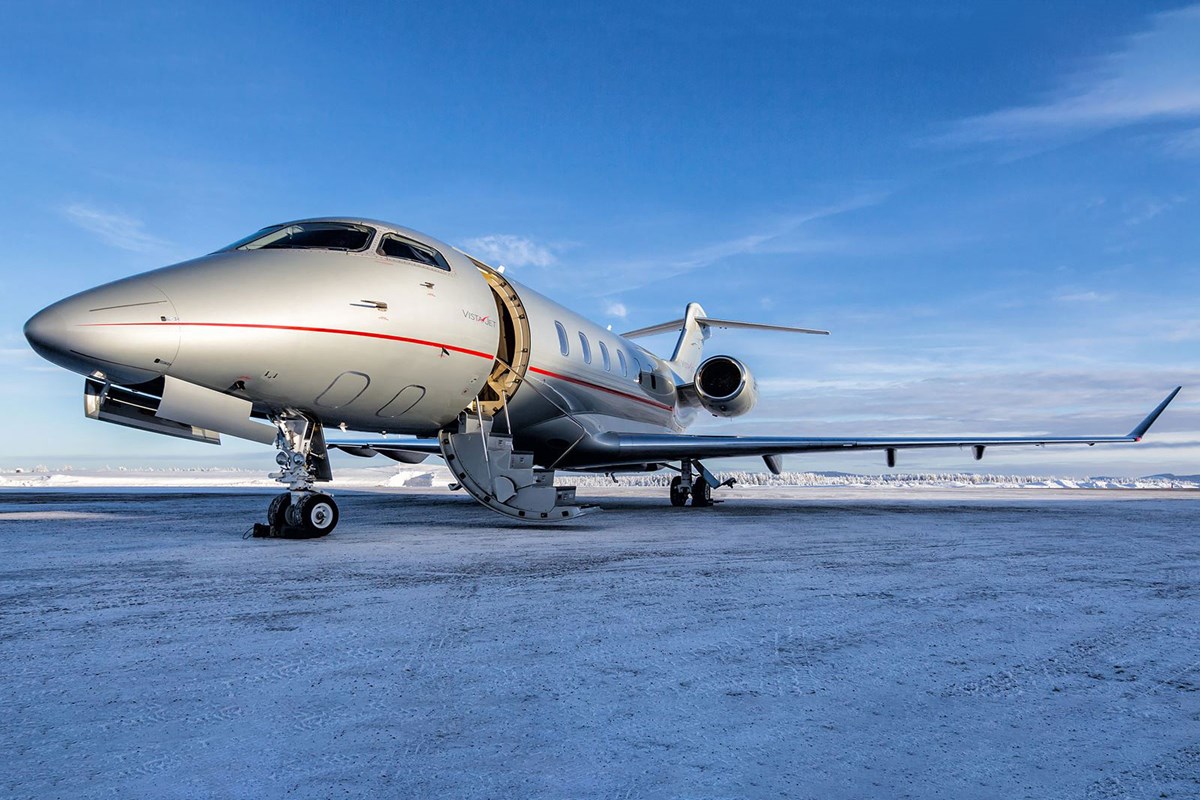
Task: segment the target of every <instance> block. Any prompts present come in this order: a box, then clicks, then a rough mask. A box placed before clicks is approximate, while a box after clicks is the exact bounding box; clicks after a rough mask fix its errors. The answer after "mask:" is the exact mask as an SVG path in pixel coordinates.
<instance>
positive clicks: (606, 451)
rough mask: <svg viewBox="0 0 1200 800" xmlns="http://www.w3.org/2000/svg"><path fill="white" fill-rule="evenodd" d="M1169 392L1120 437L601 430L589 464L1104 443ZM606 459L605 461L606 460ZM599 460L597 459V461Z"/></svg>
mask: <svg viewBox="0 0 1200 800" xmlns="http://www.w3.org/2000/svg"><path fill="white" fill-rule="evenodd" d="M1180 388H1181V387H1176V389H1175V391H1173V392H1171V394H1169V395H1168V396H1167V398H1166V399H1165V400H1163V401H1162V402H1161V403H1159V404H1158V407H1157V408H1155V409H1154V410H1153V411H1151V412H1150V414H1149V415H1147V417H1146V418H1145V419H1143V420H1142V421H1141V422H1140V423H1139V424H1138V425H1137V427H1135V428H1134V429H1133V430H1132V431H1130V432H1129V433H1127V434H1126V435H1124V436H977V437H962V438H940V437H934V438H930V437H886V438H872V437H855V438H803V437H791V436H694V435H688V434H661V433H607V434H601V435H600V436H598V437H597V440H598V441H597V444H599V445H600V448H599V451H600V452H596V453H595V458H596V463H595V464H592V465H589V466H603V465H614V466H615V465H618V464H649V463H655V462H665V461H679V460H681V459H685V458H690V459H700V458H729V457H736V456H763V457H764V458H767V459H768V461H767V463H768V466H770V467H771V468H772V470H774V469H775V468H776V467H777V466H778V461H774V463H772V459H771V457H773V456H779V455H783V454H785V453H822V452H842V451H849V450H887V451H889V453H888V460H889V463H891V462H893V461H894V458H895V453H894V451H896V450H906V449H916V448H934V447H971V448H974V449H975V457H976V458H977V459H978V458H981V457H982V456H983V449H984V448H985V447H1007V446H1042V445H1052V444H1086V445H1096V444H1110V443H1113V442H1137V441H1141V438H1142V437H1143V436H1144V435H1145V434H1146V431H1148V430H1149V429H1150V426H1151V425H1153V424H1154V421H1155V420H1157V419H1158V417H1159V415H1160V414H1162V412H1163V410H1164V409H1166V407H1167V406H1168V405H1170V403H1171V401H1172V400H1174V399H1175V396H1176V395H1177V394H1179V389H1180ZM608 459H611V460H608ZM601 461H603V462H604V463H603V464H601V463H600V462H601Z"/></svg>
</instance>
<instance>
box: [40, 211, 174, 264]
mask: <svg viewBox="0 0 1200 800" xmlns="http://www.w3.org/2000/svg"><path fill="white" fill-rule="evenodd" d="M63 213H64V214H65V215H66V217H67V219H69V220H71V222H73V223H75V224H76V225H78V226H79V227H80V228H83V229H84V230H85V231H88V232H89V233H93V234H95V235H96V236H98V237H99V238H100V240H101V241H103V242H104V243H106V244H109V245H112V246H113V247H119V248H121V249H122V250H132V251H133V252H135V253H146V252H150V251H153V250H162V249H164V248H165V247H167V243H166V242H164V241H163V240H162V239H159V238H157V237H155V236H151V235H150V234H148V233H146V231H145V230H143V228H144V227H145V226H144V225H143V223H142V221H141V220H139V219H135V218H134V217H130V216H127V215H125V214H120V213H114V212H111V211H103V210H101V209H98V208H95V207H93V206H89V205H85V204H83V203H73V204H71V205H69V206H67V207H66V208H64V209H63Z"/></svg>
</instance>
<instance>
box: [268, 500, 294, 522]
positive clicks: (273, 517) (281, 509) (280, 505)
mask: <svg viewBox="0 0 1200 800" xmlns="http://www.w3.org/2000/svg"><path fill="white" fill-rule="evenodd" d="M291 504H292V493H291V492H284V493H283V494H280V495H276V496H275V498H274V499H273V500H271V505H270V506H268V507H267V524H268V525H270V526H271V530H273V531H282V530H283V529H284V528H285V527H286V526H287V524H288V519H287V510H288V507H289V506H291Z"/></svg>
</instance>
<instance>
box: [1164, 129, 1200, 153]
mask: <svg viewBox="0 0 1200 800" xmlns="http://www.w3.org/2000/svg"><path fill="white" fill-rule="evenodd" d="M1162 141H1163V149H1164V150H1165V151H1166V152H1167V154H1168V155H1172V156H1179V157H1180V158H1193V157H1195V156H1200V128H1190V129H1188V130H1185V131H1179V132H1177V133H1173V134H1171V135H1169V136H1167V137H1165V138H1164V139H1163V140H1162Z"/></svg>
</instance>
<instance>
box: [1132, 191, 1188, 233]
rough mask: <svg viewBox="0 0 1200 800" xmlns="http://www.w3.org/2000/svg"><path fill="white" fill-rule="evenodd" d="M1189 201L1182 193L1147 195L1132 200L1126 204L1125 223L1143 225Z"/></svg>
mask: <svg viewBox="0 0 1200 800" xmlns="http://www.w3.org/2000/svg"><path fill="white" fill-rule="evenodd" d="M1186 201H1187V198H1186V197H1183V196H1182V195H1175V196H1172V197H1147V198H1142V199H1139V200H1131V201H1129V202H1128V203H1126V205H1125V210H1126V214H1127V215H1126V217H1125V224H1126V225H1128V226H1131V227H1132V226H1134V225H1141V224H1142V223H1145V222H1149V221H1150V220H1152V219H1154V218H1155V217H1157V216H1158V215H1159V214H1161V213H1163V212H1164V211H1168V210H1170V209H1171V208H1174V207H1175V206H1177V205H1180V204H1181V203H1184V202H1186Z"/></svg>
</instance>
